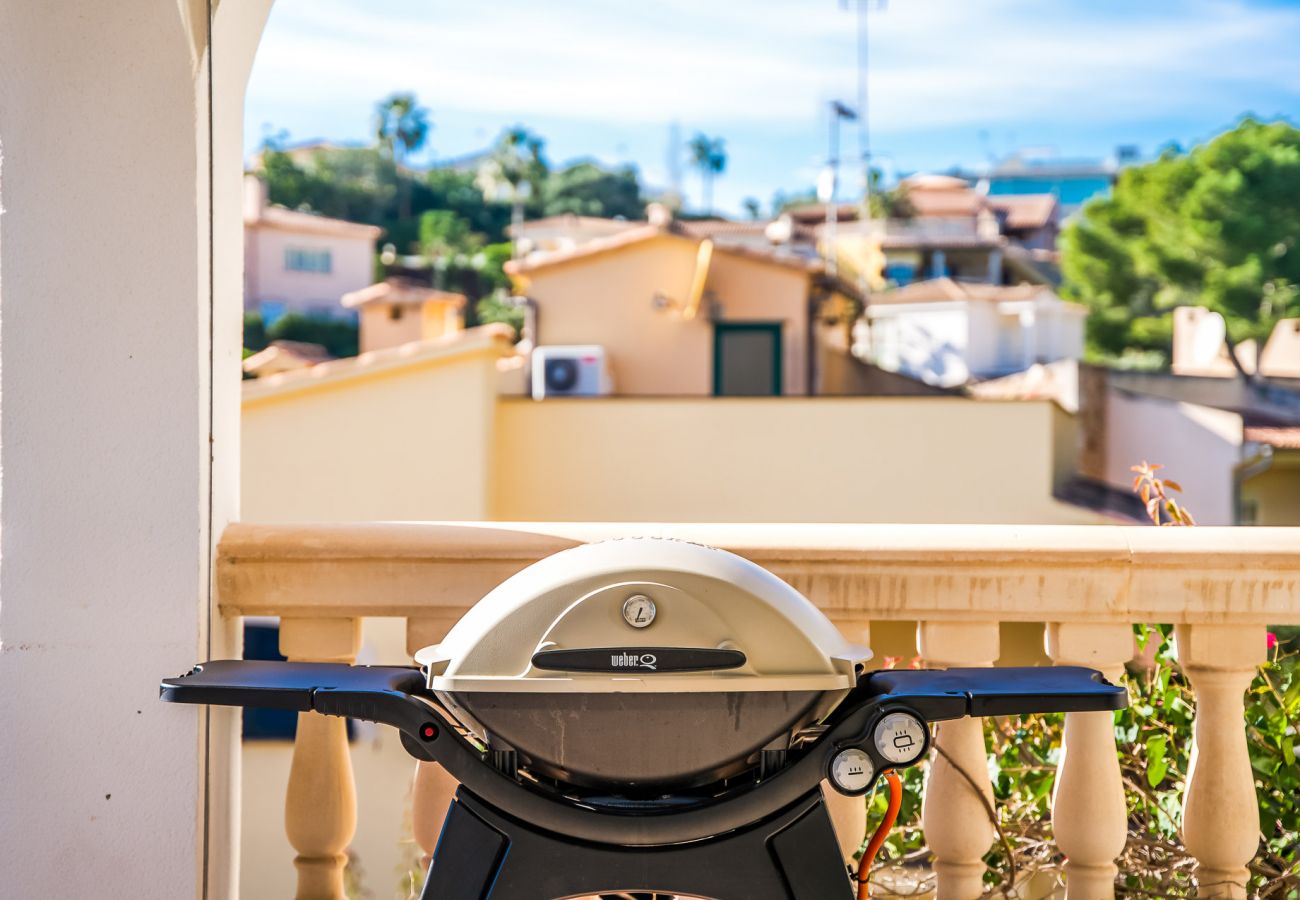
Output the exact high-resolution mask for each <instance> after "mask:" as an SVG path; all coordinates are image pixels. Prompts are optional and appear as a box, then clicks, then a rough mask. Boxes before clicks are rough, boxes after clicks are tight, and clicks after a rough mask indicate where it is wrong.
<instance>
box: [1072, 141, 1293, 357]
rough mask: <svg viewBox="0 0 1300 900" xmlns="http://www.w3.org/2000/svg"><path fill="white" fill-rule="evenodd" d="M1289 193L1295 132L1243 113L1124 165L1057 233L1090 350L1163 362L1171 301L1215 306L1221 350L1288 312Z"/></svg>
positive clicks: (1257, 334) (1260, 333)
mask: <svg viewBox="0 0 1300 900" xmlns="http://www.w3.org/2000/svg"><path fill="white" fill-rule="evenodd" d="M1297 196H1300V129H1297V128H1296V127H1295V126H1294V125H1291V124H1290V123H1288V122H1286V121H1276V122H1259V121H1256V120H1253V119H1249V118H1247V119H1244V120H1242V121H1241V122H1240V123H1239V124H1238V125H1237V126H1236V127H1235V128H1233V129H1231V130H1230V131H1226V132H1224V133H1223V134H1220V135H1219V136H1217V137H1215V138H1214V139H1213V140H1210V141H1208V142H1206V143H1204V144H1202V145H1200V146H1198V147H1195V148H1194V149H1192V150H1191V151H1190V152H1186V153H1184V152H1182V151H1180V150H1178V149H1176V148H1174V149H1170V150H1167V151H1166V152H1165V153H1164V154H1163V155H1162V156H1161V157H1160V159H1158V160H1156V161H1155V162H1152V163H1150V164H1148V165H1143V166H1131V167H1129V168H1126V169H1125V170H1124V171H1123V172H1122V173H1121V174H1120V176H1119V179H1118V181H1117V183H1116V184H1115V188H1114V190H1113V192H1112V193H1111V196H1109V197H1107V198H1104V199H1098V200H1093V201H1091V202H1089V203H1088V204H1087V205H1086V206H1085V207H1084V208H1083V210H1082V212H1081V214H1080V215H1079V216H1077V217H1075V218H1074V219H1073V221H1071V222H1070V223H1069V224H1068V225H1067V226H1066V227H1065V229H1064V231H1063V232H1062V235H1061V270H1062V275H1063V276H1064V292H1065V294H1066V295H1067V296H1069V297H1070V298H1071V299H1075V300H1078V301H1080V302H1082V303H1085V304H1087V306H1088V307H1089V308H1090V309H1091V310H1092V315H1091V316H1090V317H1089V320H1088V344H1089V347H1088V349H1089V352H1090V354H1091V355H1093V356H1094V357H1099V358H1102V359H1114V358H1117V357H1120V356H1123V355H1124V353H1125V351H1126V350H1128V351H1131V350H1139V351H1144V352H1146V351H1153V350H1156V351H1159V352H1160V354H1161V355H1162V356H1164V357H1166V358H1167V356H1168V354H1169V347H1170V343H1169V334H1170V330H1169V328H1168V325H1167V323H1168V319H1169V316H1170V313H1171V311H1172V310H1173V308H1174V307H1176V306H1183V305H1198V306H1205V307H1208V308H1210V309H1213V310H1216V311H1217V312H1219V313H1222V314H1223V316H1224V318H1225V319H1226V321H1227V326H1228V339H1229V342H1230V346H1233V345H1235V343H1236V342H1239V341H1241V340H1244V339H1247V338H1263V337H1266V336H1267V335H1268V333H1269V331H1270V330H1271V329H1272V326H1273V324H1274V323H1275V322H1277V320H1278V319H1280V318H1283V317H1287V316H1294V315H1296V314H1297V312H1298V311H1300V248H1298V247H1297V246H1296V235H1297V234H1300V205H1297V204H1296V202H1295V199H1294V198H1295V197H1297ZM1152 320H1157V321H1159V322H1161V323H1163V324H1161V325H1159V326H1156V325H1153V323H1152ZM1234 358H1235V355H1234Z"/></svg>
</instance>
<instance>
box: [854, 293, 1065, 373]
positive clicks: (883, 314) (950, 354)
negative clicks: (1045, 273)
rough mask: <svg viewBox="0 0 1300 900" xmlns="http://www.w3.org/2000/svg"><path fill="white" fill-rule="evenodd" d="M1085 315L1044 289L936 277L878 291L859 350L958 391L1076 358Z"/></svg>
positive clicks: (877, 360) (883, 364) (881, 363)
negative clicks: (963, 386) (974, 383)
mask: <svg viewBox="0 0 1300 900" xmlns="http://www.w3.org/2000/svg"><path fill="white" fill-rule="evenodd" d="M1086 317H1087V309H1086V308H1084V307H1083V306H1080V305H1079V304H1077V303H1069V302H1067V301H1065V300H1062V299H1061V298H1060V297H1058V296H1057V295H1056V294H1055V293H1054V292H1053V291H1052V289H1051V288H1049V287H1046V286H1044V285H1037V284H1018V285H1014V286H1010V287H1008V286H1003V285H996V284H975V283H968V282H964V281H954V280H953V279H951V278H934V279H931V280H929V281H921V282H916V283H915V284H910V285H908V286H907V287H903V288H899V289H898V290H896V291H889V292H885V293H879V294H873V295H872V297H871V302H870V305H869V306H868V308H867V314H866V318H867V323H868V328H867V334H866V340H865V344H866V346H865V347H861V346H860V347H859V352H863V353H865V355H866V356H867V357H868V358H869V359H870V360H871V361H872V362H874V363H875V364H876V365H878V366H880V367H882V368H884V369H888V370H890V371H895V372H902V373H903V374H905V375H910V376H911V377H913V378H919V379H921V380H923V381H925V382H927V383H929V384H936V385H940V386H943V387H954V386H957V385H961V384H965V383H966V382H968V381H971V380H972V379H983V378H993V377H997V376H1000V375H1006V374H1009V373H1011V372H1019V371H1022V370H1024V369H1027V368H1029V367H1030V366H1032V365H1034V364H1035V363H1050V362H1055V361H1057V360H1061V359H1079V358H1080V357H1081V356H1082V355H1083V325H1084V319H1085V318H1086ZM860 343H862V342H860Z"/></svg>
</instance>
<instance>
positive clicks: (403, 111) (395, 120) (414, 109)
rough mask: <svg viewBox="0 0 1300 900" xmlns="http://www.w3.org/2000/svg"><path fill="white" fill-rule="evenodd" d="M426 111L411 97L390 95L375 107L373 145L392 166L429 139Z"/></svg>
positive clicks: (409, 95)
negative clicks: (390, 161) (376, 145)
mask: <svg viewBox="0 0 1300 900" xmlns="http://www.w3.org/2000/svg"><path fill="white" fill-rule="evenodd" d="M431 128H432V126H431V125H430V124H429V111H428V110H427V109H425V108H424V107H423V106H420V104H419V102H418V101H417V100H416V99H415V95H414V94H393V95H392V96H391V97H389V98H388V99H387V100H382V101H380V102H379V103H378V104H376V105H375V142H376V143H377V144H378V145H379V146H380V148H381V149H383V150H384V151H386V152H387V154H388V156H389V158H390V159H392V160H393V161H394V162H398V163H400V162H402V161H404V160H405V159H406V158H407V157H408V156H410V155H411V154H412V153H414V152H415V151H417V150H419V149H420V148H421V147H423V146H424V143H425V141H426V140H428V138H429V131H430V129H431Z"/></svg>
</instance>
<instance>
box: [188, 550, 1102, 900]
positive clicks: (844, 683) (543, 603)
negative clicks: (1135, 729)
mask: <svg viewBox="0 0 1300 900" xmlns="http://www.w3.org/2000/svg"><path fill="white" fill-rule="evenodd" d="M870 658H871V653H870V651H869V650H868V649H867V648H866V647H862V646H858V645H855V644H853V643H851V642H849V641H847V640H845V639H844V637H843V636H842V635H841V634H840V632H839V631H838V629H836V628H835V626H834V625H833V624H832V623H831V622H830V621H829V620H828V619H827V618H826V617H825V616H824V615H823V614H822V613H821V612H820V611H819V610H818V609H817V608H816V607H815V606H813V604H812V603H810V602H809V601H808V600H807V599H806V598H805V597H803V596H802V595H800V594H799V593H798V592H797V591H795V590H794V589H793V588H791V587H790V586H789V585H788V584H786V583H785V582H783V581H781V580H780V579H778V578H777V577H776V576H774V575H772V574H771V573H769V572H767V571H765V570H764V569H762V568H761V567H759V566H757V565H755V564H753V563H751V562H749V561H747V560H744V559H742V558H740V557H738V556H735V555H733V554H731V553H727V552H724V551H721V550H716V549H712V548H709V547H703V546H699V545H696V544H690V543H685V542H680V541H669V540H661V539H650V538H635V539H623V540H616V541H607V542H602V543H597V544H590V545H586V546H582V547H578V548H575V549H572V550H566V551H564V552H562V553H558V554H555V555H554V556H551V557H549V558H547V559H544V560H542V561H541V562H538V563H536V564H534V565H532V566H530V567H528V568H527V569H525V570H524V571H522V572H520V573H519V574H517V575H515V576H514V577H512V578H510V579H508V580H507V581H505V582H504V583H502V584H501V585H500V586H499V587H497V588H496V589H495V590H493V591H492V592H491V593H489V594H488V595H487V596H486V597H484V598H483V599H482V600H480V601H479V602H478V603H477V604H475V606H474V607H473V608H472V609H471V610H470V611H469V612H468V613H467V614H466V615H465V616H464V617H463V618H462V619H461V621H460V622H459V623H458V624H457V625H456V626H455V627H454V628H453V629H452V630H451V631H450V632H449V633H448V635H447V637H446V639H444V640H443V641H442V642H441V643H440V644H438V645H436V646H433V647H427V648H425V649H423V650H421V651H420V652H419V653H417V654H416V661H417V662H418V663H419V665H420V668H418V669H417V668H409V667H389V666H370V667H367V666H347V665H337V664H313V663H276V662H252V661H231V660H226V661H215V662H209V663H204V664H200V665H198V666H196V667H195V668H194V670H193V671H192V672H190V673H189V674H187V675H184V676H181V677H179V678H169V679H166V680H164V681H163V683H162V698H163V699H164V700H168V701H173V702H182V703H214V704H225V705H234V706H262V707H273V708H282V709H294V710H300V711H306V710H314V711H316V712H319V713H323V714H326V715H338V716H349V717H353V718H360V719H366V720H370V721H376V722H382V723H386V724H389V725H393V726H395V727H397V728H398V729H399V731H400V732H401V737H402V743H403V745H404V746H405V748H406V749H407V751H408V752H409V753H410V754H411V755H412V756H414V757H416V758H417V759H421V760H426V761H433V762H438V763H440V764H441V765H442V766H443V767H444V768H445V769H446V770H447V771H448V772H449V773H450V774H451V775H452V776H453V777H455V778H456V779H457V780H458V781H459V782H460V787H459V789H458V791H457V794H456V798H455V800H454V801H453V803H452V805H451V808H450V810H449V811H448V814H447V818H446V820H445V824H444V826H443V832H442V836H441V838H440V839H439V842H438V846H437V850H436V852H435V854H434V858H433V862H432V863H431V865H430V869H429V874H428V878H427V879H426V883H425V887H424V892H423V894H422V898H423V900H435V898H436V900H484V898H490V900H556V898H566V897H578V896H584V895H591V894H602V893H605V894H608V893H619V892H633V891H635V892H656V893H662V894H675V895H682V896H690V897H704V898H713V900H733V898H752V900H849V898H851V897H853V895H854V892H853V888H852V883H851V880H850V878H849V875H848V873H847V871H846V869H845V867H844V864H843V861H842V859H841V856H840V851H839V845H838V842H837V841H836V839H835V835H834V832H833V831H832V829H831V824H830V819H829V817H828V815H827V812H826V810H825V807H824V803H823V798H822V793H821V788H820V784H821V782H822V781H823V779H826V780H828V781H829V783H830V784H831V786H832V787H833V788H834V789H835V790H837V791H839V792H841V793H843V794H847V795H851V796H857V795H862V794H865V793H867V792H868V791H870V790H871V788H872V786H873V785H874V784H875V782H876V780H877V778H878V777H879V775H880V773H882V772H884V771H886V770H890V769H896V768H901V767H904V766H908V765H911V764H913V763H915V762H917V761H918V760H920V759H921V758H922V757H923V756H924V755H925V754H926V751H927V750H928V748H929V740H930V734H929V727H928V723H930V722H934V721H939V720H943V719H953V718H959V717H961V716H967V715H973V716H986V715H1003V714H1012V713H1025V712H1068V711H1082V710H1111V709H1119V708H1122V707H1123V706H1124V705H1125V703H1126V699H1127V698H1126V695H1125V693H1124V691H1123V689H1121V688H1119V687H1116V686H1114V685H1111V684H1109V683H1107V682H1106V681H1105V680H1104V679H1103V678H1102V677H1101V675H1100V674H1099V673H1097V672H1094V671H1092V670H1089V669H1082V668H1073V667H1056V668H1021V669H951V670H946V671H924V670H906V671H894V670H885V671H869V670H868V663H869V660H870Z"/></svg>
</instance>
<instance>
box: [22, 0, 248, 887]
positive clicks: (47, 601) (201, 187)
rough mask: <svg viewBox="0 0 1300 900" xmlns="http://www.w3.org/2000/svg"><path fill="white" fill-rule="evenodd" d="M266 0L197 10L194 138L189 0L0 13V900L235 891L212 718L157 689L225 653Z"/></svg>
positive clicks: (225, 790) (226, 775)
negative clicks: (251, 165)
mask: <svg viewBox="0 0 1300 900" xmlns="http://www.w3.org/2000/svg"><path fill="white" fill-rule="evenodd" d="M269 5H270V3H269V0H247V2H243V3H241V4H231V3H226V4H223V5H222V7H221V12H220V13H218V17H219V20H218V24H217V32H218V34H219V35H221V38H220V39H219V40H218V41H217V43H220V44H221V46H222V47H223V52H222V54H220V55H219V56H220V61H219V62H218V61H214V63H213V65H214V68H215V71H216V73H217V85H216V88H215V95H216V101H217V102H216V103H215V105H214V106H213V108H212V110H211V116H212V121H213V123H214V128H213V131H212V133H213V135H214V137H213V141H212V143H211V144H210V143H209V131H208V122H209V109H208V105H207V97H208V83H207V72H206V68H207V66H206V52H205V50H206V45H207V21H206V15H207V4H206V3H203V2H198V0H180V2H177V3H168V2H157V0H119V2H115V3H111V4H107V3H55V4H37V3H11V4H5V6H4V8H3V11H2V12H0V19H2V21H3V25H2V26H0V153H2V154H3V159H2V161H0V165H2V166H3V169H2V173H3V179H4V181H3V184H2V185H0V203H2V204H3V208H4V214H3V215H2V216H0V318H2V322H3V325H2V331H0V361H2V365H3V368H2V369H0V396H2V397H3V401H2V403H0V463H2V465H3V485H2V493H0V721H2V722H3V723H4V725H3V727H0V765H3V772H4V775H3V777H0V873H3V874H2V878H3V881H2V883H0V894H2V895H3V896H5V897H15V898H27V897H54V896H96V897H159V898H162V897H166V898H186V897H198V896H201V895H204V877H205V873H206V876H207V879H208V881H207V884H208V886H209V891H208V892H207V894H206V896H208V897H211V898H221V897H229V896H231V895H232V892H233V882H232V879H231V877H230V876H231V874H232V868H231V863H232V861H233V858H232V856H231V854H230V853H229V852H228V851H229V849H230V846H231V842H230V841H229V840H228V839H223V837H222V835H223V833H224V831H225V830H226V829H228V828H229V823H230V822H231V821H232V818H233V816H234V815H235V813H236V810H235V809H234V807H233V804H232V803H231V802H230V800H231V798H232V797H233V793H232V791H231V789H230V788H231V782H232V780H233V777H234V774H235V773H234V772H233V771H232V770H231V768H230V767H229V765H228V763H229V762H230V761H231V760H232V759H233V757H232V754H230V753H229V752H228V748H229V741H230V737H231V735H232V733H233V732H232V729H231V728H230V723H231V720H232V717H230V716H229V715H228V714H226V713H223V712H222V711H219V710H214V711H213V712H212V713H211V714H210V715H209V714H205V713H204V712H202V711H201V710H199V709H197V708H184V707H175V706H165V705H163V704H161V703H159V702H158V700H157V696H158V681H159V678H160V677H162V676H165V675H168V674H177V673H180V672H183V671H185V670H186V669H188V668H189V666H190V665H192V664H193V663H194V662H195V661H196V660H198V659H201V658H204V657H206V656H208V655H209V654H212V655H225V654H229V653H230V652H232V649H233V650H234V651H235V652H237V646H234V647H232V632H233V630H232V628H230V627H229V625H228V623H223V622H222V621H221V620H220V619H219V618H214V617H213V616H212V613H211V610H212V608H213V607H212V605H211V602H210V601H211V597H210V592H209V583H210V582H209V563H210V559H211V555H210V554H211V546H212V535H213V534H216V533H219V531H220V529H221V528H222V527H223V525H224V523H225V522H226V521H227V520H228V519H229V518H231V517H232V516H233V515H234V514H235V513H236V511H237V503H238V498H237V494H236V491H235V485H236V481H237V471H238V453H237V450H238V438H237V430H238V405H237V404H238V390H239V388H238V384H239V380H238V379H239V370H238V362H239V329H240V317H239V306H240V301H239V298H240V290H239V288H240V276H239V272H240V268H239V259H240V256H241V247H240V240H241V239H240V218H239V208H240V199H239V190H240V189H239V175H240V168H239V157H240V145H241V143H242V133H241V126H240V122H241V119H242V110H243V94H242V92H243V83H244V78H245V77H246V74H247V64H248V62H249V61H250V60H251V57H252V52H253V48H254V47H255V45H256V41H257V37H258V35H259V34H260V30H261V26H262V22H263V21H264V18H265V15H266V12H267V10H268V9H269ZM69 122H75V123H77V128H78V129H79V130H83V131H84V134H87V135H91V136H93V139H87V140H69V139H68V135H67V128H68V123H69ZM210 156H211V157H212V158H214V159H215V160H216V161H217V169H218V172H219V175H218V177H217V178H216V180H215V183H214V184H213V185H212V186H211V188H210V185H209V177H208V172H209V159H210ZM227 170H228V171H227ZM210 190H211V195H210ZM210 196H211V197H212V200H213V209H214V210H215V215H216V217H217V219H218V220H219V223H220V224H219V226H218V227H217V229H216V230H215V232H214V231H213V230H211V229H210V228H209V197H210ZM73 248H75V253H72V249H73ZM210 253H211V254H212V255H211V256H210ZM212 259H215V260H216V262H217V265H216V266H215V270H214V267H213V266H212V265H211V263H210V261H211V260H212ZM214 312H215V315H210V314H211V313H214ZM214 375H215V377H213V376H214ZM205 747H206V748H207V749H205Z"/></svg>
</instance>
